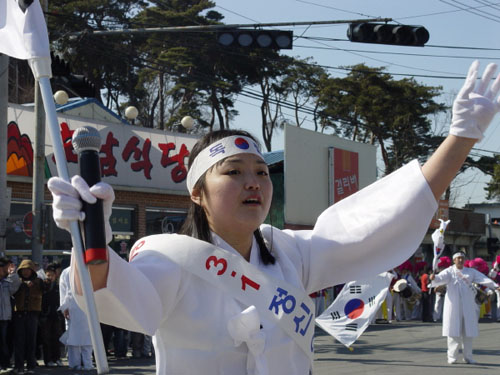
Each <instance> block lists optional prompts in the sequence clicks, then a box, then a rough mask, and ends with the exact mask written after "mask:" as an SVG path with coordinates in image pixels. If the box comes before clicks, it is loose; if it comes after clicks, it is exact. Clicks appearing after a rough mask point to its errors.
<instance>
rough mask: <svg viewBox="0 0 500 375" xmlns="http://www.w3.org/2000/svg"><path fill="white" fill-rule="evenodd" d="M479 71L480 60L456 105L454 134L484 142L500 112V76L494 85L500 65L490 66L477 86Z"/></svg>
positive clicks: (473, 67) (453, 114)
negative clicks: (486, 133) (488, 130)
mask: <svg viewBox="0 0 500 375" xmlns="http://www.w3.org/2000/svg"><path fill="white" fill-rule="evenodd" d="M478 69H479V61H477V60H476V61H474V62H473V63H472V65H471V66H470V68H469V72H468V73H467V78H466V79H465V83H464V85H463V87H462V88H461V89H460V91H459V93H458V95H457V97H456V99H455V101H454V102H453V113H452V118H451V126H450V134H453V135H456V136H458V137H464V138H474V139H478V140H481V139H483V136H484V133H485V131H486V129H487V128H488V125H489V124H490V122H491V120H492V119H493V116H495V114H496V113H497V112H498V111H499V110H500V98H497V97H496V96H497V94H498V91H499V90H500V75H499V76H498V77H497V78H496V79H495V81H494V82H493V83H492V84H491V85H490V81H491V79H492V78H493V76H494V75H495V72H496V70H497V64H493V63H491V64H488V66H487V67H486V69H485V70H484V73H483V77H482V78H481V80H480V81H479V82H478V83H477V85H476V79H477V76H478ZM476 86H477V87H476ZM488 86H489V88H488Z"/></svg>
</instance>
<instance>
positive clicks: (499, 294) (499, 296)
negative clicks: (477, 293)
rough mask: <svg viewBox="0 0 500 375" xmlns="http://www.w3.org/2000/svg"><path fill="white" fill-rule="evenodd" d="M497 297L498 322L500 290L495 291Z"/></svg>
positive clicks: (498, 315)
mask: <svg viewBox="0 0 500 375" xmlns="http://www.w3.org/2000/svg"><path fill="white" fill-rule="evenodd" d="M495 293H496V295H497V316H496V318H497V320H498V321H500V290H495Z"/></svg>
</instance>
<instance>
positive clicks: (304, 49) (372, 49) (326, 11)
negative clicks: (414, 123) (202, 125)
mask: <svg viewBox="0 0 500 375" xmlns="http://www.w3.org/2000/svg"><path fill="white" fill-rule="evenodd" d="M214 1H215V3H216V4H217V7H216V8H215V10H217V11H218V12H220V13H221V14H223V15H224V16H225V19H224V22H225V23H237V24H251V23H269V22H305V21H330V20H358V19H366V18H374V17H381V18H392V19H393V20H394V21H395V22H398V23H401V24H408V25H422V26H424V27H425V28H427V30H429V33H430V39H429V42H428V43H427V44H426V46H425V47H402V46H390V45H375V44H364V43H352V42H350V41H348V40H347V37H346V30H347V24H340V25H319V26H310V27H308V26H296V27H280V28H282V29H289V30H293V32H294V36H295V38H296V39H295V40H294V48H293V50H290V51H285V53H287V54H289V55H291V56H296V57H301V58H306V57H312V58H313V59H314V61H315V62H316V63H318V64H320V65H322V66H328V67H330V68H329V69H328V71H329V73H330V75H332V76H337V77H344V76H345V75H346V73H345V71H343V70H341V69H338V68H339V67H342V66H349V65H354V64H359V63H365V64H366V65H368V66H372V67H385V68H386V71H387V72H388V73H391V74H393V75H394V78H395V79H398V78H404V77H409V76H414V78H415V80H417V81H418V82H420V83H422V84H425V85H431V86H442V87H443V96H442V98H441V100H442V102H444V103H447V104H451V103H452V99H453V97H454V96H455V94H456V92H457V91H458V90H459V89H460V87H461V85H462V83H463V77H464V76H465V74H466V72H467V70H468V67H469V65H470V63H471V62H472V61H473V60H475V59H478V60H479V61H480V62H481V67H482V68H484V66H486V64H487V63H489V62H495V63H497V64H498V63H499V60H500V33H499V31H500V1H495V0H461V1H451V0H439V1H438V0H426V1H403V0H399V1H396V0H383V1H374V0H349V1H346V0H342V1H332V0H311V1H309V0H267V1H264V0H252V1H241V0H214ZM317 38H318V39H317ZM330 38H331V39H335V40H328V39H330ZM319 39H321V40H319ZM481 70H482V69H481ZM237 109H238V110H239V111H240V116H239V117H238V118H237V119H236V120H235V122H234V123H233V124H232V126H233V127H235V128H244V129H247V130H249V131H251V132H252V133H254V134H255V135H257V136H259V134H260V127H259V126H260V117H259V116H260V115H259V107H258V103H257V102H253V101H252V99H249V98H246V97H241V98H240V100H239V101H238V104H237ZM254 123H257V124H259V125H252V124H254ZM308 124H311V123H310V122H309V119H306V121H305V125H304V127H306V128H308ZM311 125H312V124H311ZM447 126H448V125H447V121H446V120H445V119H443V118H441V119H439V120H438V121H436V131H439V130H442V128H443V127H445V129H446V128H447ZM282 147H283V134H281V133H278V134H277V135H276V136H275V137H274V138H273V150H278V149H281V148H282ZM476 148H477V149H480V150H490V151H495V152H500V115H498V116H497V117H496V118H495V120H494V122H493V123H492V125H491V126H490V129H488V132H487V134H486V136H485V139H484V140H483V141H482V142H481V143H478V144H476ZM474 152H475V154H479V153H482V154H488V155H490V156H491V155H492V154H491V153H484V152H482V151H479V150H477V151H474ZM486 181H489V177H487V176H484V175H483V174H482V173H480V172H477V171H476V172H469V173H466V174H465V175H463V176H461V177H459V178H458V179H456V181H455V182H454V184H453V185H452V186H453V187H454V191H455V202H454V205H455V206H457V207H461V206H463V205H464V204H465V203H467V202H470V203H479V202H483V201H485V196H484V190H483V186H484V183H485V182H486Z"/></svg>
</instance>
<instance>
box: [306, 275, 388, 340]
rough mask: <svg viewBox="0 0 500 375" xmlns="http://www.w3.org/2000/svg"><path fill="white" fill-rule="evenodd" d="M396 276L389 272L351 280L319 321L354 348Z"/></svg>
mask: <svg viewBox="0 0 500 375" xmlns="http://www.w3.org/2000/svg"><path fill="white" fill-rule="evenodd" d="M393 277H394V275H393V274H391V273H389V272H383V273H381V274H380V275H377V276H376V277H374V278H372V279H370V280H361V281H350V282H349V283H347V284H345V285H344V288H343V289H342V291H341V292H340V294H339V295H338V296H337V298H336V299H335V301H333V303H332V304H331V305H330V306H329V307H328V308H327V309H326V310H325V311H324V312H323V313H322V314H321V315H320V316H319V317H317V318H316V324H317V325H318V326H319V327H321V328H322V329H323V330H325V331H326V332H327V333H328V334H330V335H332V336H333V337H335V338H336V339H337V340H338V341H339V342H341V343H342V344H344V345H345V346H347V347H350V346H351V345H352V344H353V343H354V342H355V341H356V340H357V339H358V337H359V336H361V334H362V333H363V332H364V331H365V329H366V328H367V327H368V325H369V324H370V322H371V321H372V320H373V318H374V316H375V314H376V313H377V311H378V309H379V308H380V305H382V302H384V300H385V297H386V296H387V293H388V292H389V284H390V282H391V280H392V278H393Z"/></svg>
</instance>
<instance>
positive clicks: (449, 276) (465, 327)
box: [430, 251, 500, 364]
mask: <svg viewBox="0 0 500 375" xmlns="http://www.w3.org/2000/svg"><path fill="white" fill-rule="evenodd" d="M464 261H465V254H464V253H463V252H461V251H459V252H456V253H455V254H453V264H454V265H453V266H452V267H449V268H447V269H445V270H444V271H441V272H440V273H438V274H437V275H435V274H431V275H430V279H431V280H432V283H431V286H432V287H436V286H439V285H446V287H447V288H446V289H447V290H446V295H445V299H444V310H443V336H446V337H448V363H449V364H454V363H457V361H458V352H459V349H460V347H461V349H462V354H463V357H464V361H465V363H470V364H474V363H476V361H475V360H474V359H473V357H472V340H473V338H474V337H477V336H478V335H479V328H478V320H479V308H478V306H477V304H476V302H475V301H474V298H475V295H476V291H475V289H474V287H473V286H472V283H477V284H481V285H485V286H487V287H489V288H492V289H499V288H500V287H499V286H498V284H496V283H495V282H494V281H493V280H491V279H490V278H488V277H487V276H485V275H484V274H482V273H481V272H479V271H477V270H475V269H474V268H467V267H464Z"/></svg>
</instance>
